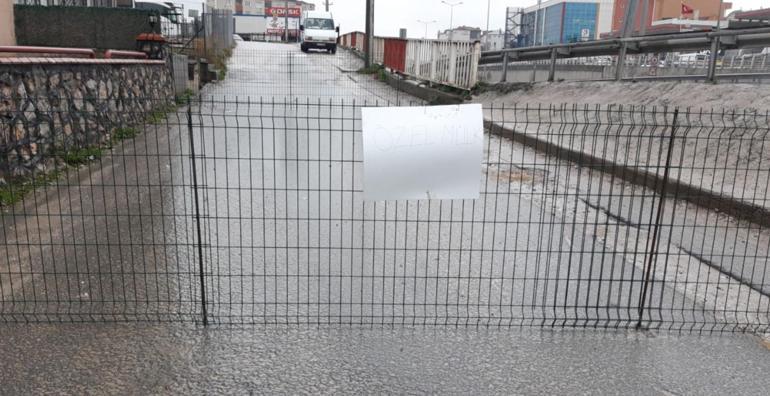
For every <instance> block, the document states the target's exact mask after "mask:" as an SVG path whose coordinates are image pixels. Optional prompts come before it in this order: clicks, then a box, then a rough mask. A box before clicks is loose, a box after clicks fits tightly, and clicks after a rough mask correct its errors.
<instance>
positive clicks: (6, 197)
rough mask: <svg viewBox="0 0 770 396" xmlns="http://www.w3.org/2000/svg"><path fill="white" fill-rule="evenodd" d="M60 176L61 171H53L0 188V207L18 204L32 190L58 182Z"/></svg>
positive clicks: (12, 182)
mask: <svg viewBox="0 0 770 396" xmlns="http://www.w3.org/2000/svg"><path fill="white" fill-rule="evenodd" d="M61 174H62V172H61V171H54V172H49V173H46V174H42V175H37V176H35V177H32V178H27V179H21V180H15V181H11V182H10V183H8V184H6V185H4V186H0V207H5V206H11V205H13V204H15V203H17V202H20V201H21V200H22V199H23V198H24V196H25V195H27V194H28V193H29V192H31V191H32V190H34V189H37V188H40V187H44V186H47V185H50V184H51V183H53V182H55V181H56V180H58V179H59V177H60V176H61Z"/></svg>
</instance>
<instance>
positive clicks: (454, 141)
mask: <svg viewBox="0 0 770 396" xmlns="http://www.w3.org/2000/svg"><path fill="white" fill-rule="evenodd" d="M361 111H362V114H361V120H362V127H363V133H364V200H367V201H384V200H399V199H476V198H478V197H479V190H480V187H481V182H480V180H481V162H482V156H483V150H484V124H483V119H482V113H481V105H480V104H468V105H454V106H426V107H368V108H363V109H362V110H361Z"/></svg>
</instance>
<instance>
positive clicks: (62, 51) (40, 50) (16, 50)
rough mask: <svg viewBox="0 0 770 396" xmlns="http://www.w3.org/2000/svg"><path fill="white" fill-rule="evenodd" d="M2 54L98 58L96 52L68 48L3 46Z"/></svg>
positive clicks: (0, 49) (0, 50)
mask: <svg viewBox="0 0 770 396" xmlns="http://www.w3.org/2000/svg"><path fill="white" fill-rule="evenodd" d="M0 52H3V53H11V54H55V55H77V56H86V57H89V58H96V52H94V50H92V49H90V48H66V47H33V46H24V45H3V46H0Z"/></svg>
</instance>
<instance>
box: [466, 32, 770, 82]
mask: <svg viewBox="0 0 770 396" xmlns="http://www.w3.org/2000/svg"><path fill="white" fill-rule="evenodd" d="M764 46H770V27H760V28H751V29H737V30H736V29H732V30H731V29H725V30H720V31H703V32H686V33H674V34H665V35H656V36H640V37H628V38H617V39H605V40H596V41H587V42H579V43H566V44H555V45H548V46H536V47H523V48H510V49H504V50H499V51H487V52H483V53H482V54H481V59H480V61H479V63H480V64H482V65H485V64H499V63H502V64H504V65H506V66H507V65H508V64H509V63H510V62H520V61H536V60H546V59H547V60H550V66H551V67H550V70H549V76H548V80H549V81H553V80H554V79H555V73H556V65H557V60H559V59H567V58H580V57H595V56H617V57H618V58H617V62H616V64H617V65H618V67H617V68H616V70H615V79H616V80H621V79H622V78H623V68H624V66H625V65H626V56H627V55H631V54H650V53H660V52H672V51H682V50H692V51H697V50H710V51H711V55H710V56H709V59H708V73H707V75H706V79H707V80H709V81H713V80H714V78H715V76H716V68H717V59H718V52H719V50H720V49H734V48H751V47H764ZM503 69H504V71H505V70H507V68H503ZM501 81H503V82H504V81H506V73H505V72H504V73H502V77H501Z"/></svg>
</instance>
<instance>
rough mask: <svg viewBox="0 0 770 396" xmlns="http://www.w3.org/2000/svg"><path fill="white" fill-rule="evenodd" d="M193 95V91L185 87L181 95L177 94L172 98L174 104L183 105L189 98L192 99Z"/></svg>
mask: <svg viewBox="0 0 770 396" xmlns="http://www.w3.org/2000/svg"><path fill="white" fill-rule="evenodd" d="M194 96H195V92H193V90H192V89H189V88H188V89H186V90H185V91H184V92H183V93H182V94H181V95H179V96H177V97H176V98H175V99H174V100H175V101H176V104H178V105H184V104H187V103H188V102H189V101H190V99H192V98H193V97H194Z"/></svg>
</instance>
